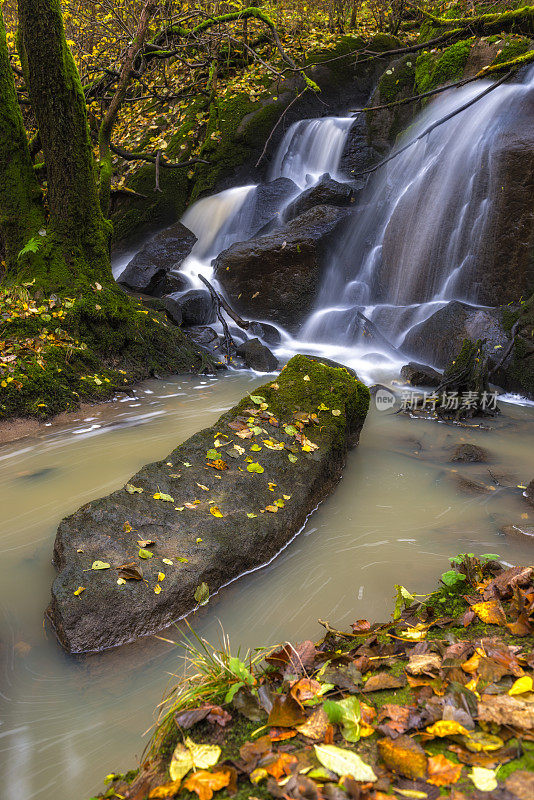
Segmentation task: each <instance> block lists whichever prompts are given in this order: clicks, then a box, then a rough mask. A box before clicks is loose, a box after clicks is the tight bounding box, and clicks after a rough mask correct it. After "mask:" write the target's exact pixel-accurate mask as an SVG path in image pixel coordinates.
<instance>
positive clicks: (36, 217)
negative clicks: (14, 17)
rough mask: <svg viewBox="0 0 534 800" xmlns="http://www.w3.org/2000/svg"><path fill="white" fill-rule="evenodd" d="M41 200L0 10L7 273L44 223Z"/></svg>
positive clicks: (0, 165)
mask: <svg viewBox="0 0 534 800" xmlns="http://www.w3.org/2000/svg"><path fill="white" fill-rule="evenodd" d="M41 201H42V197H41V189H40V187H39V184H38V183H37V179H36V177H35V173H34V169H33V164H32V160H31V158H30V151H29V148H28V139H27V137H26V131H25V130H24V123H23V120H22V114H21V112H20V107H19V103H18V99H17V92H16V90H15V82H14V79H13V70H12V68H11V63H10V60H9V53H8V49H7V40H6V31H5V27H4V20H3V17H2V14H1V12H0V231H1V234H2V239H3V241H4V247H5V251H6V262H7V267H8V270H9V271H10V272H13V271H15V270H16V269H17V264H18V259H17V257H18V254H19V252H20V251H21V250H22V248H23V247H24V245H25V244H27V242H28V240H29V239H31V238H32V237H33V236H35V235H36V234H37V233H38V231H39V230H40V229H41V228H42V226H43V224H44V219H45V217H44V211H43V207H42V202H41Z"/></svg>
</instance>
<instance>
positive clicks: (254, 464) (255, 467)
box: [247, 461, 265, 474]
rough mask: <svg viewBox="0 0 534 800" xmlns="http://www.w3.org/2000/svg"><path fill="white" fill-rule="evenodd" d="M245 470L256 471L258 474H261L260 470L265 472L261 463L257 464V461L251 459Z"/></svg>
mask: <svg viewBox="0 0 534 800" xmlns="http://www.w3.org/2000/svg"><path fill="white" fill-rule="evenodd" d="M247 472H257V473H258V474H261V473H262V472H265V470H264V469H263V467H262V465H261V464H258V463H257V462H255V461H253V462H252V463H251V464H249V465H248V466H247Z"/></svg>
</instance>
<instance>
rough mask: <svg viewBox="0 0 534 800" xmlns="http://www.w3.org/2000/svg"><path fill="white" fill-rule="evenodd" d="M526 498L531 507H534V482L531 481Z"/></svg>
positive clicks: (526, 490) (526, 491)
mask: <svg viewBox="0 0 534 800" xmlns="http://www.w3.org/2000/svg"><path fill="white" fill-rule="evenodd" d="M523 485H524V484H523ZM525 497H526V498H527V500H528V502H529V503H530V505H531V506H534V480H532V481H530V483H529V485H528V486H527V488H526V489H525Z"/></svg>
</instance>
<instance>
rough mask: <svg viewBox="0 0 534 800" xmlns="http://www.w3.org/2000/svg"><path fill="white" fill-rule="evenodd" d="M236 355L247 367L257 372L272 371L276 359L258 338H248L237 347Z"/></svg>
mask: <svg viewBox="0 0 534 800" xmlns="http://www.w3.org/2000/svg"><path fill="white" fill-rule="evenodd" d="M237 355H238V356H239V357H240V358H242V359H243V361H244V362H245V365H246V366H247V367H248V368H249V369H255V370H256V371H257V372H274V370H275V369H276V368H277V366H278V359H277V358H276V356H274V355H273V354H272V353H271V351H270V350H269V348H268V347H265V345H264V344H262V343H261V342H260V340H259V339H248V341H246V342H243V344H240V345H239V347H238V348H237Z"/></svg>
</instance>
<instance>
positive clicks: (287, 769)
mask: <svg viewBox="0 0 534 800" xmlns="http://www.w3.org/2000/svg"><path fill="white" fill-rule="evenodd" d="M297 761H298V759H297V757H296V756H292V755H290V754H289V753H280V755H279V756H278V758H277V759H276V760H275V761H271V763H270V764H265V769H266V771H267V772H268V773H269V775H272V776H273V778H276V780H280V778H283V777H284V775H290V774H291V772H292V767H293V766H294V765H295V764H296V763H297ZM207 800H209V798H207Z"/></svg>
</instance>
